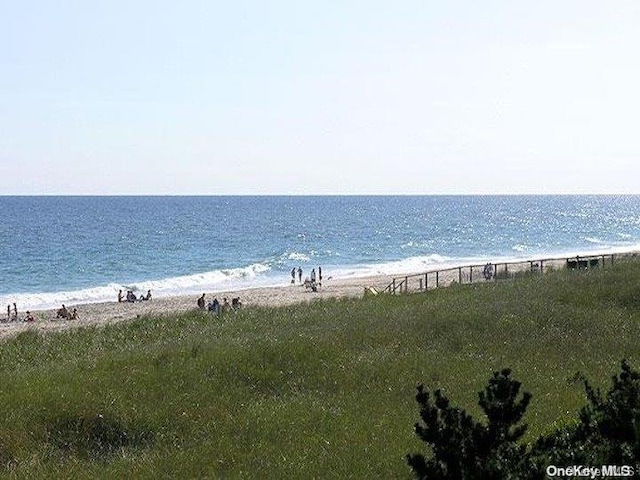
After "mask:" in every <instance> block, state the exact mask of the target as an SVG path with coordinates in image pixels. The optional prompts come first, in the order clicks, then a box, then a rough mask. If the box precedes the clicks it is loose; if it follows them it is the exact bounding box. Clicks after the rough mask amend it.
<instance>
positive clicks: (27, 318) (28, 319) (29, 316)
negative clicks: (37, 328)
mask: <svg viewBox="0 0 640 480" xmlns="http://www.w3.org/2000/svg"><path fill="white" fill-rule="evenodd" d="M24 321H25V322H35V321H36V319H35V317H34V316H33V315H31V312H30V311H28V310H27V316H26V317H24Z"/></svg>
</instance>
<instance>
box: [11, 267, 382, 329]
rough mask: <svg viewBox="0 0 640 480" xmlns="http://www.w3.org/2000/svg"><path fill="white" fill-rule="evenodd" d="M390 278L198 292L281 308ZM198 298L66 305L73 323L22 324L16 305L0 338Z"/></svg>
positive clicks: (159, 311)
mask: <svg viewBox="0 0 640 480" xmlns="http://www.w3.org/2000/svg"><path fill="white" fill-rule="evenodd" d="M392 279H393V277H391V276H378V277H367V278H356V279H349V280H340V279H329V280H325V281H323V284H322V286H321V287H319V288H318V291H317V292H313V291H312V290H311V289H307V288H305V287H304V286H303V285H300V284H299V283H296V284H295V285H283V286H278V287H260V288H249V289H244V290H237V291H233V290H230V291H218V292H202V293H205V295H206V296H205V301H206V302H207V303H208V302H209V301H212V300H213V299H214V298H217V299H218V301H219V302H221V303H222V300H223V298H224V297H227V298H228V299H229V302H231V299H232V298H234V297H240V300H241V302H242V304H243V308H245V307H251V306H285V305H292V304H298V303H305V302H311V301H315V300H318V299H323V298H338V297H358V296H363V294H364V287H370V286H371V287H374V288H376V289H378V290H382V289H384V288H385V287H386V286H387V285H388V284H389V283H390V282H391V281H392ZM198 297H199V295H179V296H172V297H158V298H153V299H152V300H151V301H144V302H135V303H128V302H121V303H119V302H117V301H116V299H114V301H113V302H105V303H92V304H81V305H67V307H68V309H69V310H72V309H73V308H76V309H77V310H78V319H77V320H63V319H59V318H56V311H57V309H51V310H41V311H33V312H31V313H32V314H34V316H35V319H36V320H35V322H24V321H22V319H23V318H24V316H25V314H26V312H23V311H21V309H20V306H19V305H18V317H19V318H20V321H17V322H16V321H12V322H8V321H7V319H6V313H5V314H4V315H3V316H2V317H1V318H2V322H0V338H1V337H6V336H8V335H12V334H16V333H19V332H21V331H25V330H29V329H33V330H37V331H42V332H46V331H55V330H61V329H66V328H75V327H82V326H87V325H105V324H109V323H115V322H120V321H127V320H132V319H135V318H137V317H140V316H144V315H166V314H174V313H184V312H187V311H190V310H196V309H197V308H198V307H197V304H196V301H197V299H198Z"/></svg>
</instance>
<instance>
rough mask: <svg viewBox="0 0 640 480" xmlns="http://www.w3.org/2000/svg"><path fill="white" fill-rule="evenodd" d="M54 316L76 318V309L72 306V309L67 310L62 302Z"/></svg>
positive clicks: (68, 318)
mask: <svg viewBox="0 0 640 480" xmlns="http://www.w3.org/2000/svg"><path fill="white" fill-rule="evenodd" d="M56 318H62V319H63V320H77V319H78V309H77V308H74V309H73V310H72V311H69V310H68V309H67V307H65V305H64V303H63V304H62V308H59V309H58V310H56Z"/></svg>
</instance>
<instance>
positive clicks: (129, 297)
mask: <svg viewBox="0 0 640 480" xmlns="http://www.w3.org/2000/svg"><path fill="white" fill-rule="evenodd" d="M137 299H138V297H136V294H135V293H133V291H132V290H129V291H128V292H127V302H129V303H135V301H136V300H137Z"/></svg>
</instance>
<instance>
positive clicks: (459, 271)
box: [458, 267, 462, 283]
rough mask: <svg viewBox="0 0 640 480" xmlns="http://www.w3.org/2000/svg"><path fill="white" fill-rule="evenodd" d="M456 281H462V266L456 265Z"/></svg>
mask: <svg viewBox="0 0 640 480" xmlns="http://www.w3.org/2000/svg"><path fill="white" fill-rule="evenodd" d="M458 283H462V267H458Z"/></svg>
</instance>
